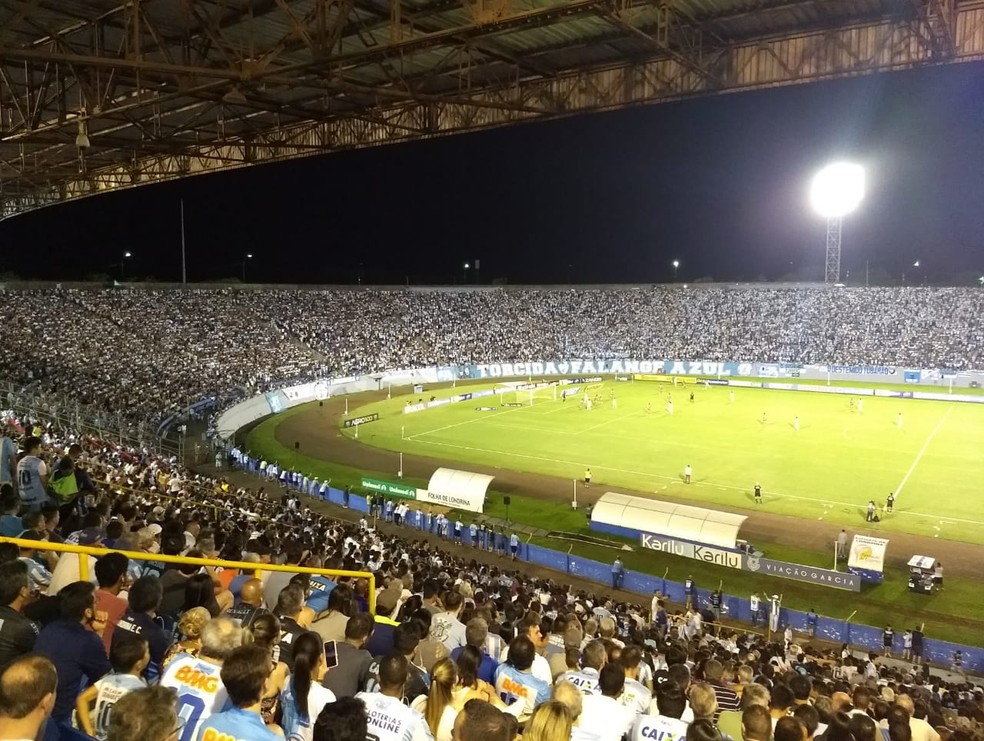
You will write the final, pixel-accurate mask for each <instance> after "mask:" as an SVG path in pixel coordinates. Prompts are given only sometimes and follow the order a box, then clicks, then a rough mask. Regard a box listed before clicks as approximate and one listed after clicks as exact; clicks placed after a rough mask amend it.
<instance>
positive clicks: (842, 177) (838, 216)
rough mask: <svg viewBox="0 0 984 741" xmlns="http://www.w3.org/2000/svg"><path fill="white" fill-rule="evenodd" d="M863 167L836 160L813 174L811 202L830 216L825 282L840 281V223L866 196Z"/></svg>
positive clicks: (826, 217) (831, 283)
mask: <svg viewBox="0 0 984 741" xmlns="http://www.w3.org/2000/svg"><path fill="white" fill-rule="evenodd" d="M864 180H865V178H864V168H863V167H861V165H857V164H854V163H851V162H835V163H833V164H830V165H827V166H826V167H824V168H823V169H822V170H820V172H818V173H817V174H816V175H814V176H813V180H812V182H811V183H810V204H811V205H812V206H813V210H814V211H816V212H817V213H818V214H820V216H823V217H824V218H825V219H827V259H826V264H825V268H824V282H825V283H827V284H828V285H834V284H837V283H839V282H840V253H841V222H842V220H843V218H844V217H845V216H847V215H848V214H849V213H851V212H852V211H854V210H855V209H856V208H857V207H858V206H859V205H861V201H862V199H863V198H864Z"/></svg>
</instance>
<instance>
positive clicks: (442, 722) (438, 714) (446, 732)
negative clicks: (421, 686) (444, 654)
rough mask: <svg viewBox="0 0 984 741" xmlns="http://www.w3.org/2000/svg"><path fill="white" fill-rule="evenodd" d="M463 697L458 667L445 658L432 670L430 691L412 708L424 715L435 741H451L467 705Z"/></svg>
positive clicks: (414, 702)
mask: <svg viewBox="0 0 984 741" xmlns="http://www.w3.org/2000/svg"><path fill="white" fill-rule="evenodd" d="M463 696H464V693H463V692H462V691H461V688H460V687H459V686H458V667H457V666H455V663H454V662H453V661H451V659H448V658H444V659H440V660H439V661H438V662H437V663H436V664H434V667H433V668H432V669H431V685H430V691H429V692H428V693H427V694H426V695H421V696H420V697H418V698H416V699H415V700H414V701H413V702H412V703H411V704H410V707H412V708H413V709H414V710H418V711H420V712H421V713H423V715H424V720H426V721H427V727H428V728H430V731H431V733H432V734H434V741H451V731H452V730H453V729H454V719H455V718H457V717H458V712H459V711H460V710H461V708H463V707H464V705H465V703H464V702H462V701H461V698H462V697H463Z"/></svg>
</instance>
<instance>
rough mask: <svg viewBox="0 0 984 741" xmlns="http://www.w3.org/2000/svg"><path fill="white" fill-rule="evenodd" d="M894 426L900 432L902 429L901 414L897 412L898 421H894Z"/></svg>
mask: <svg viewBox="0 0 984 741" xmlns="http://www.w3.org/2000/svg"><path fill="white" fill-rule="evenodd" d="M895 424H896V426H897V427H898V428H899V429H900V430H901V429H902V412H899V416H898V419H896V420H895Z"/></svg>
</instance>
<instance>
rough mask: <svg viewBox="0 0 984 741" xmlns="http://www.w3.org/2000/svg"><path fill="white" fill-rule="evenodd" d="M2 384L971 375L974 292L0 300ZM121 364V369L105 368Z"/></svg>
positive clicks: (978, 298)
mask: <svg viewBox="0 0 984 741" xmlns="http://www.w3.org/2000/svg"><path fill="white" fill-rule="evenodd" d="M4 299H5V300H6V301H7V302H9V304H10V305H11V306H13V307H16V311H12V312H10V317H9V318H8V321H6V322H4V323H3V324H2V325H0V380H3V381H7V382H10V383H13V384H15V385H17V386H24V385H28V384H33V385H34V386H36V387H37V389H38V390H39V392H43V393H47V394H50V395H53V396H54V397H56V398H58V399H60V400H61V403H62V404H63V406H67V407H71V406H72V405H78V404H83V405H92V406H95V407H98V408H100V409H103V410H107V411H109V412H112V413H120V414H124V415H128V416H133V417H136V418H139V419H141V420H146V419H151V420H154V421H160V420H161V419H164V418H166V417H168V416H170V415H171V414H174V413H179V412H181V411H182V410H185V409H187V408H188V406H189V405H190V404H193V403H195V402H198V401H199V400H202V399H211V400H212V401H213V402H214V403H218V404H221V403H224V402H227V401H229V400H231V399H235V398H239V397H241V396H245V395H250V394H255V393H259V392H262V391H265V390H268V389H271V388H275V387H278V386H282V385H285V384H286V383H288V382H291V381H298V382H299V381H303V380H310V379H315V378H319V377H324V376H335V377H340V376H348V375H353V374H361V373H369V372H377V371H383V370H388V369H393V368H408V367H420V366H430V365H435V364H436V365H458V364H461V365H467V364H478V363H487V362H497V361H513V360H544V361H550V360H569V359H572V358H615V357H618V358H635V359H639V360H642V359H679V360H698V359H707V360H734V361H767V362H769V361H777V362H791V363H819V364H826V363H840V364H849V365H854V364H871V365H890V366H905V367H911V368H946V369H955V370H966V369H981V368H982V367H984V322H982V319H981V317H982V316H984V291H981V290H979V289H970V288H844V289H837V290H826V289H819V288H813V287H810V288H807V287H801V288H796V287H770V286H768V285H764V286H761V287H758V286H755V287H728V286H716V285H715V286H691V287H689V288H684V287H683V286H680V285H673V286H654V287H646V288H624V289H576V288H571V289H551V290H531V289H517V290H501V289H488V290H479V289H476V290H440V289H424V290H399V291H395V290H373V289H365V290H330V291H314V290H312V291H299V290H292V291H268V290H221V291H218V290H215V291H212V290H190V291H178V290H174V291H152V290H147V291H141V290H128V289H126V290H123V289H121V290H57V291H55V290H51V291H6V292H5V294H4ZM120 358H125V359H126V362H124V363H121V362H119V361H120Z"/></svg>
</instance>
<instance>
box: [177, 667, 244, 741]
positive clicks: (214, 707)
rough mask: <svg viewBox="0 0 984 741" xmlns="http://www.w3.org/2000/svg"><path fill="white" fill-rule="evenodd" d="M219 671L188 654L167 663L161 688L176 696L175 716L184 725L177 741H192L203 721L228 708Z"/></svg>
mask: <svg viewBox="0 0 984 741" xmlns="http://www.w3.org/2000/svg"><path fill="white" fill-rule="evenodd" d="M220 671H221V667H219V666H217V665H216V664H210V663H209V662H207V661H203V660H201V659H196V658H195V657H194V656H190V655H189V654H179V655H178V656H176V657H175V658H174V660H173V661H171V663H170V664H168V667H167V671H165V672H164V677H163V678H162V679H161V685H163V686H164V687H170V688H172V689H174V690H176V691H177V693H178V717H180V718H182V719H183V720H184V722H185V727H184V730H183V731H182V732H181V738H180V739H179V741H195V740H196V739H197V738H198V730H199V728H200V727H201V725H202V723H204V722H205V720H207V719H208V718H209V717H210V716H211V715H212V714H214V713H220V712H222V711H223V710H226V709H228V707H229V695H228V694H227V693H226V688H225V685H223V684H222V678H221V677H220V676H219V672H220Z"/></svg>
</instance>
